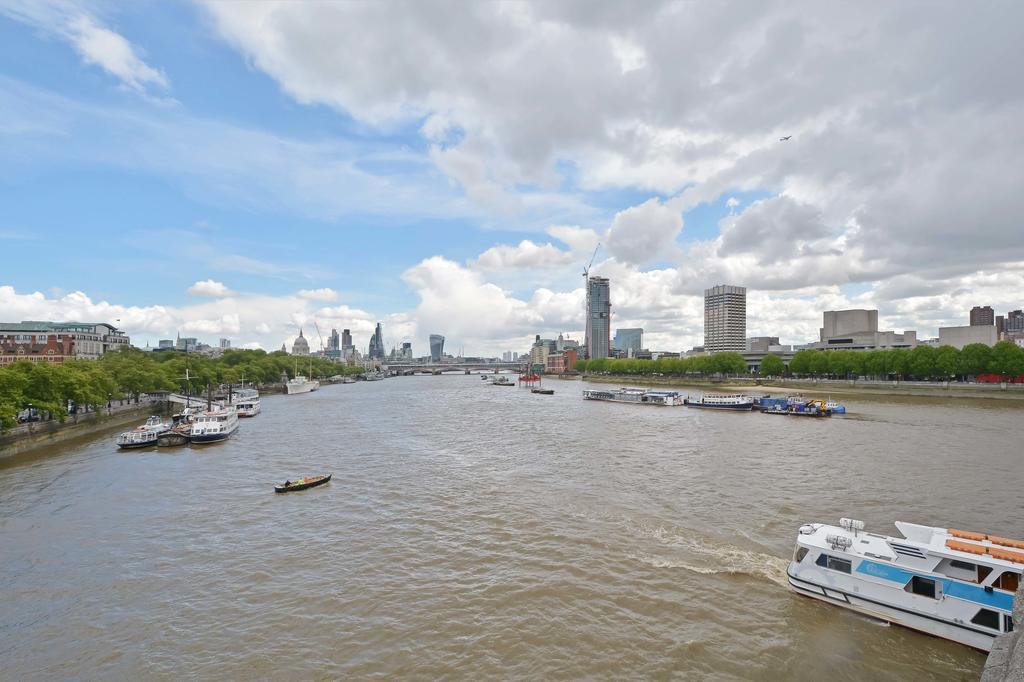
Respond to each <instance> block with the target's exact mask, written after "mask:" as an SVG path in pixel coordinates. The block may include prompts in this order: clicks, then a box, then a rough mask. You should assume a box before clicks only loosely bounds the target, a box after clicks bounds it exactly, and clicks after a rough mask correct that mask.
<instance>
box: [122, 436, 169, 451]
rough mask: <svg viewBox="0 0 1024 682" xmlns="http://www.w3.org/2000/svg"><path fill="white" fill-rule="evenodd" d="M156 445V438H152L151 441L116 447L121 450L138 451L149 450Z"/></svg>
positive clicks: (123, 444)
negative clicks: (141, 449)
mask: <svg viewBox="0 0 1024 682" xmlns="http://www.w3.org/2000/svg"><path fill="white" fill-rule="evenodd" d="M158 438H159V436H158ZM156 444H157V438H154V439H153V440H147V441H143V442H133V443H118V444H117V447H119V448H120V449H122V450H138V449H139V448H151V447H153V446H154V445H156Z"/></svg>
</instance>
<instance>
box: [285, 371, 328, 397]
mask: <svg viewBox="0 0 1024 682" xmlns="http://www.w3.org/2000/svg"><path fill="white" fill-rule="evenodd" d="M318 388H320V382H319V381H317V380H316V379H307V378H306V377H304V376H302V375H301V374H296V375H295V376H294V377H293V378H291V379H289V380H288V381H287V383H285V389H286V390H287V391H288V395H295V394H296V393H309V392H311V391H315V390H316V389H318Z"/></svg>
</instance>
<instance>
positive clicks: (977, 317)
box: [971, 305, 996, 327]
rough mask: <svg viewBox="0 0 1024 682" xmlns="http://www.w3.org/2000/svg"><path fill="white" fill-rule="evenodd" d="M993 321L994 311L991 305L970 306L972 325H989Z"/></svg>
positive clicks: (994, 318)
mask: <svg viewBox="0 0 1024 682" xmlns="http://www.w3.org/2000/svg"><path fill="white" fill-rule="evenodd" d="M995 323H996V312H995V311H994V310H992V306H988V305H986V306H980V305H976V306H974V307H973V308H971V326H972V327H991V326H992V325H994V324H995Z"/></svg>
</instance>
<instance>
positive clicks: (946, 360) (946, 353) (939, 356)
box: [935, 346, 960, 377]
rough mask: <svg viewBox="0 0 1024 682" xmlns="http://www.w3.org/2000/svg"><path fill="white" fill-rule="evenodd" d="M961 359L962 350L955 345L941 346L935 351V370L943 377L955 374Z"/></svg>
mask: <svg viewBox="0 0 1024 682" xmlns="http://www.w3.org/2000/svg"><path fill="white" fill-rule="evenodd" d="M959 361H960V351H958V350H957V349H956V348H953V346H940V347H939V349H938V350H936V351H935V371H936V373H937V374H938V375H940V376H943V377H951V376H954V375H955V374H956V372H957V364H958V363H959Z"/></svg>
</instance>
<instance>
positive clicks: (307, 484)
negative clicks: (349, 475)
mask: <svg viewBox="0 0 1024 682" xmlns="http://www.w3.org/2000/svg"><path fill="white" fill-rule="evenodd" d="M331 475H332V474H325V475H323V476H304V477H302V478H300V479H298V480H295V481H285V482H284V483H282V484H280V485H275V486H274V492H275V493H293V492H295V491H296V490H305V489H306V488H315V487H316V486H318V485H323V484H324V483H327V481H329V480H331Z"/></svg>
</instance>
